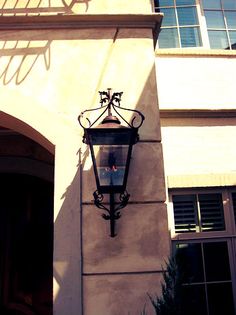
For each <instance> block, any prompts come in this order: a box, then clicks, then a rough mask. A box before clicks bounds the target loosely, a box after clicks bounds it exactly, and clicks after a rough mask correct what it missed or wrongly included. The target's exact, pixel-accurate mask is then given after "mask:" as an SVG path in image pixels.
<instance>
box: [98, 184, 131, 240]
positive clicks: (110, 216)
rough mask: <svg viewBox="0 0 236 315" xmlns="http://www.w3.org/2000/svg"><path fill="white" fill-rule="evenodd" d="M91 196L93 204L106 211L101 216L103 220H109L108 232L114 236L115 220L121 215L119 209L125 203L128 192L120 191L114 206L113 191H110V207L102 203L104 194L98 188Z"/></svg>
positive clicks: (127, 198) (127, 199)
mask: <svg viewBox="0 0 236 315" xmlns="http://www.w3.org/2000/svg"><path fill="white" fill-rule="evenodd" d="M93 197H94V204H95V205H96V207H98V208H99V209H102V210H104V211H106V212H107V214H106V213H103V214H102V217H103V219H104V220H110V232H111V234H110V236H111V237H114V236H116V234H115V221H116V220H118V219H119V218H120V217H121V214H120V212H119V210H121V209H123V208H124V207H125V206H126V205H127V203H128V201H129V197H130V194H128V192H127V191H125V192H123V193H121V194H120V196H119V199H120V202H119V203H118V205H117V206H115V205H116V203H115V198H114V193H110V208H107V207H106V206H105V205H104V203H103V199H104V196H103V194H100V193H99V192H98V190H96V191H95V192H94V193H93Z"/></svg>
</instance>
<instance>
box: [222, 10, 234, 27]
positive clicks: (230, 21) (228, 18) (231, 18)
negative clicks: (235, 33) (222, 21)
mask: <svg viewBox="0 0 236 315" xmlns="http://www.w3.org/2000/svg"><path fill="white" fill-rule="evenodd" d="M225 16H226V21H227V26H228V28H235V29H236V12H235V11H225Z"/></svg>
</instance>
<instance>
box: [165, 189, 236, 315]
mask: <svg viewBox="0 0 236 315" xmlns="http://www.w3.org/2000/svg"><path fill="white" fill-rule="evenodd" d="M169 221H170V229H171V235H172V244H173V251H174V253H175V254H176V260H177V263H178V266H179V268H180V273H181V274H182V277H183V278H182V282H183V287H182V288H183V298H184V300H183V306H184V313H183V314H184V315H185V314H186V315H187V314H191V315H199V314H201V315H222V314H227V315H234V314H235V312H236V260H235V257H236V188H235V189H222V190H213V189H206V190H201V189H198V190H197V191H194V190H187V191H179V190H178V191H172V192H171V195H170V208H169Z"/></svg>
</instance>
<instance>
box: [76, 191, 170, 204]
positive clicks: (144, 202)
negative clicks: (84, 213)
mask: <svg viewBox="0 0 236 315" xmlns="http://www.w3.org/2000/svg"><path fill="white" fill-rule="evenodd" d="M104 195H109V194H104ZM117 195H119V193H118V194H117ZM164 202H165V200H155V201H153V200H151V201H129V202H128V205H150V204H159V203H161V204H162V203H164ZM119 203H120V202H115V204H119ZM103 204H104V205H109V202H108V201H107V202H105V201H104V203H103ZM82 205H83V206H94V201H84V202H82Z"/></svg>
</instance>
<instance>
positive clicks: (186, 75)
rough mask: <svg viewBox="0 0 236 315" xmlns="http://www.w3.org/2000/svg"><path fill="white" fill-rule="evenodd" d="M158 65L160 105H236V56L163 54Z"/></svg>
mask: <svg viewBox="0 0 236 315" xmlns="http://www.w3.org/2000/svg"><path fill="white" fill-rule="evenodd" d="M156 65H157V67H156V69H157V88H158V98H159V106H160V109H193V108H194V109H227V108H235V84H234V77H235V72H234V71H233V69H235V67H236V59H235V58H230V57H227V56H221V57H220V56H219V57H216V56H215V57H214V56H210V57H207V56H198V55H197V54H196V55H195V56H189V57H185V56H183V57H182V56H160V57H157V58H156Z"/></svg>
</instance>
